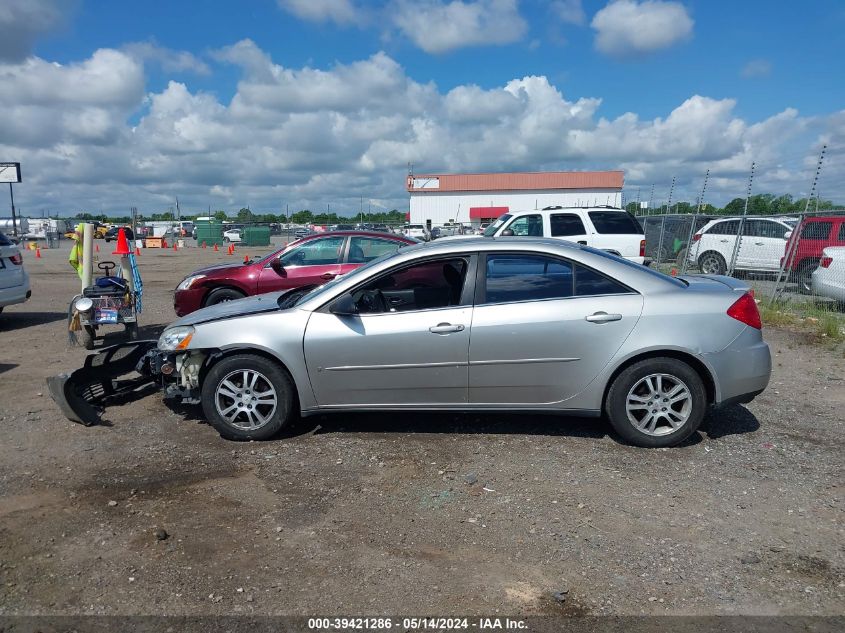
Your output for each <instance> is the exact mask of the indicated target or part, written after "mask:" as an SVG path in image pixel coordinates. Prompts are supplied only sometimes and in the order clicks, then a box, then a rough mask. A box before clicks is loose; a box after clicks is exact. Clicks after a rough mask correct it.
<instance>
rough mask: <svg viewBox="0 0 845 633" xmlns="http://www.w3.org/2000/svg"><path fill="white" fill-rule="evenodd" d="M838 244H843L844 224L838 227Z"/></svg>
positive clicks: (844, 235) (844, 240) (844, 238)
mask: <svg viewBox="0 0 845 633" xmlns="http://www.w3.org/2000/svg"><path fill="white" fill-rule="evenodd" d="M838 239H839V241H840V242H845V222H843V223H842V224H840V225H839V237H838Z"/></svg>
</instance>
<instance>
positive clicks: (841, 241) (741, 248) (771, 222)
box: [687, 216, 845, 293]
mask: <svg viewBox="0 0 845 633" xmlns="http://www.w3.org/2000/svg"><path fill="white" fill-rule="evenodd" d="M740 223H741V220H740V218H721V219H713V220H711V221H710V222H708V223H707V224H706V225H704V227H702V228H701V229H700V230H699V231H697V232H696V233H695V235H694V236H693V241H692V244H691V245H690V247H689V250H688V253H687V257H688V263H689V264H691V265H694V266H698V268H699V270H701V272H703V273H707V274H714V275H724V274H725V273H726V272H728V267H729V265H730V262H731V260H732V259H734V257H735V265H734V270H738V271H743V272H757V273H777V272H779V271H780V270H781V267H783V268H784V272H785V273H786V274H787V275H789V276H790V278H792V279H793V280H794V281H796V282H797V284H798V288H799V290H800V291H801V292H805V293H809V292H814V288H813V272H814V271H815V270H816V269H817V268H818V267H819V264H820V262H821V261H822V258H823V251H824V249H825V248H827V247H838V246H845V216H813V217H807V218H804V219H803V220H802V221H801V222H800V225H799V219H798V218H788V217H787V218H756V217H749V218H746V219H745V221H744V223H743V228H742V238H741V239H740V238H739V237H738V234H739V231H740Z"/></svg>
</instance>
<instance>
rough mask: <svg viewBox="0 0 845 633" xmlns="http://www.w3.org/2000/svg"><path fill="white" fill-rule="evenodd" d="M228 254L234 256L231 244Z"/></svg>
mask: <svg viewBox="0 0 845 633" xmlns="http://www.w3.org/2000/svg"><path fill="white" fill-rule="evenodd" d="M228 253H229V255H231V254H232V245H231V244H229V250H228Z"/></svg>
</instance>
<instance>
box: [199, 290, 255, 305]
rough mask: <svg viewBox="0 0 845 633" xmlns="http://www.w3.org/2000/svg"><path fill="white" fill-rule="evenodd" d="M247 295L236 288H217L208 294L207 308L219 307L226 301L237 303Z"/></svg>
mask: <svg viewBox="0 0 845 633" xmlns="http://www.w3.org/2000/svg"><path fill="white" fill-rule="evenodd" d="M245 296H246V295H245V294H244V293H242V292H241V291H240V290H235V289H234V288H217V289H216V290H212V291H211V292H209V293H208V298H207V299H206V300H205V305H206V306H213V305H217V304H218V303H224V302H226V301H235V300H236V299H243V298H244V297H245Z"/></svg>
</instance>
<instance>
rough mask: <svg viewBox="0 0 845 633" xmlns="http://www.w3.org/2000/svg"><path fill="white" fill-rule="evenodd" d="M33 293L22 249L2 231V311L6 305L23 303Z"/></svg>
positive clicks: (0, 284)
mask: <svg viewBox="0 0 845 633" xmlns="http://www.w3.org/2000/svg"><path fill="white" fill-rule="evenodd" d="M31 295H32V291H31V290H30V289H29V275H27V274H26V270H24V267H23V257H22V256H21V251H20V249H19V248H18V247H17V245H16V244H14V243H13V242H12V241H11V240H10V239H9V238H7V237H6V236H5V235H3V234H2V233H0V312H2V311H3V308H5V307H6V306H10V305H14V304H16V303H23V302H24V301H26V300H28V299H29V297H30V296H31Z"/></svg>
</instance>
